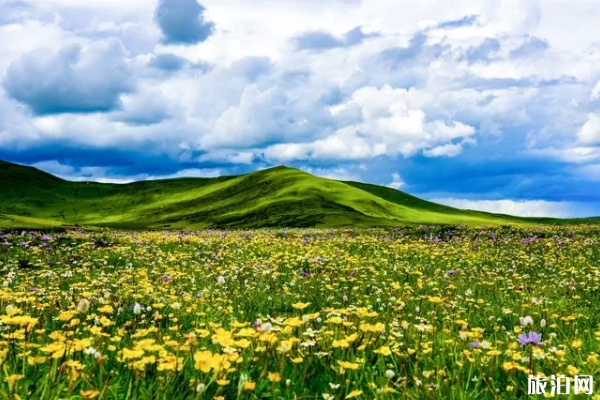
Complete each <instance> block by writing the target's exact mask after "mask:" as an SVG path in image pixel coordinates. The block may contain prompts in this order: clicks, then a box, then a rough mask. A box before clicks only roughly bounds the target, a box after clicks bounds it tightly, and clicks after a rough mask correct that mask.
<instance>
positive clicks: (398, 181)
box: [386, 172, 405, 190]
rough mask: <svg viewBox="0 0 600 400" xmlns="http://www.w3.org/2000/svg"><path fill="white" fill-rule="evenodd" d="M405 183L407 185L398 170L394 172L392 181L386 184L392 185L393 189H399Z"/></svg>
mask: <svg viewBox="0 0 600 400" xmlns="http://www.w3.org/2000/svg"><path fill="white" fill-rule="evenodd" d="M404 185H405V183H404V181H403V180H402V177H401V176H400V174H399V173H397V172H394V173H393V174H392V181H391V182H390V183H388V184H387V185H386V186H387V187H391V188H392V189H396V190H398V189H400V188H401V187H402V186H404Z"/></svg>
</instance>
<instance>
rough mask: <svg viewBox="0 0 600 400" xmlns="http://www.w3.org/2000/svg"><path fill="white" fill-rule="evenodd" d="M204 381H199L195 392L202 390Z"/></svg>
mask: <svg viewBox="0 0 600 400" xmlns="http://www.w3.org/2000/svg"><path fill="white" fill-rule="evenodd" d="M204 387H205V386H204V383H199V384H198V386H196V392H198V393H201V392H203V391H204Z"/></svg>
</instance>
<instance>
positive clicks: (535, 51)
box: [510, 37, 550, 59]
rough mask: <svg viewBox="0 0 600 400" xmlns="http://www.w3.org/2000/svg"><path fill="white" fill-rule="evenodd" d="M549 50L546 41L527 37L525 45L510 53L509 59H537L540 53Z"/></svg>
mask: <svg viewBox="0 0 600 400" xmlns="http://www.w3.org/2000/svg"><path fill="white" fill-rule="evenodd" d="M549 48H550V45H549V44H548V41H546V40H544V39H540V38H537V37H529V38H528V39H527V41H526V42H525V43H523V44H521V45H520V46H519V47H517V48H516V49H514V50H511V51H510V58H513V59H514V58H522V57H539V55H540V53H543V52H544V51H546V50H548V49H549Z"/></svg>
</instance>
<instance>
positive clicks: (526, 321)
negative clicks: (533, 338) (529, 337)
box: [519, 315, 533, 326]
mask: <svg viewBox="0 0 600 400" xmlns="http://www.w3.org/2000/svg"><path fill="white" fill-rule="evenodd" d="M519 321H520V322H521V325H522V326H528V325H533V318H531V317H530V316H529V315H528V316H526V317H519Z"/></svg>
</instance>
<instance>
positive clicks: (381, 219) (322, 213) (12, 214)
mask: <svg viewBox="0 0 600 400" xmlns="http://www.w3.org/2000/svg"><path fill="white" fill-rule="evenodd" d="M0 188H2V190H1V191H0V228H9V227H31V228H41V227H51V226H62V225H67V226H73V225H76V224H77V225H81V226H88V227H113V228H127V229H142V228H144V229H160V228H208V227H223V228H259V227H340V226H363V227H368V226H396V225H406V224H507V223H536V222H566V221H563V220H550V219H526V218H517V217H512V216H508V215H498V214H489V213H484V212H478V211H465V210H459V209H456V208H452V207H447V206H443V205H439V204H436V203H431V202H428V201H424V200H421V199H419V198H417V197H414V196H410V195H408V194H406V193H403V192H400V191H397V190H394V189H390V188H386V187H381V186H376V185H368V184H364V183H358V182H340V181H336V180H332V179H325V178H319V177H315V176H313V175H310V174H308V173H306V172H303V171H300V170H298V169H295V168H287V167H275V168H270V169H266V170H261V171H256V172H252V173H249V174H245V175H239V176H224V177H219V178H178V179H164V180H153V181H140V182H133V183H128V184H108V183H96V182H71V181H66V180H63V179H60V178H57V177H55V176H53V175H50V174H47V173H45V172H42V171H40V170H37V169H35V168H32V167H26V166H22V165H17V164H12V163H7V162H3V161H0Z"/></svg>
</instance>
